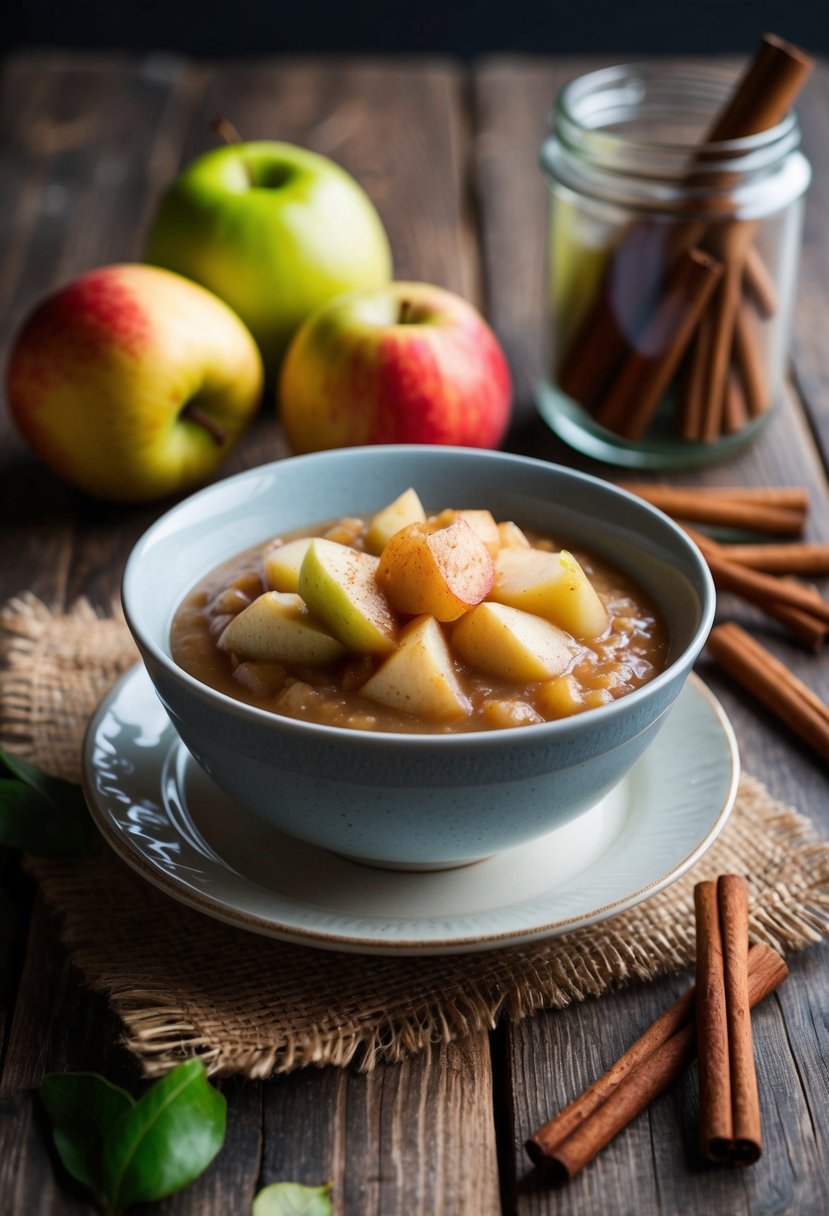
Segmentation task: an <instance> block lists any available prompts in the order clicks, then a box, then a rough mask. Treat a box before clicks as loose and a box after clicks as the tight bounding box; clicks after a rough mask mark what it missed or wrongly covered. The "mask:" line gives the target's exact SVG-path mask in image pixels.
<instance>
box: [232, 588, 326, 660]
mask: <svg viewBox="0 0 829 1216" xmlns="http://www.w3.org/2000/svg"><path fill="white" fill-rule="evenodd" d="M219 646H220V647H221V649H222V650H230V651H233V652H234V654H238V655H241V656H242V658H244V659H265V660H267V661H269V662H274V663H313V664H319V663H331V662H333V661H334V660H335V659H338V658H339V657H340V655H341V654H343V647H342V646H341V645H340V643H339V642H338V641H337V639H336V638H335V637H332V636H331V634H330V633H329V632H328V630H327V629H326V628H325V626H324V625H323V623H322V622H321V621H318V620H317V619H316V618H315V617H313V616H312V615H311V613H310V612H309V611H308V609H307V608H306V606H305V604H304V603H303V602H302V600H301V599H300V598H299V596H298V595H292V594H291V593H290V592H285V593H283V592H281V591H266V592H265V593H264V594H263V595H260V596H259V597H258V598H257V599H255V600H254V601H253V603H252V604H249V605H248V607H247V608H245V609H243V610H242V611H241V612H240V613H239V615H238V616H235V617H234V618H233V620H232V621H231V622H230V624H229V625H228V626H227V627H226V628H225V630H224V632H223V633H222V636H221V637H220V638H219Z"/></svg>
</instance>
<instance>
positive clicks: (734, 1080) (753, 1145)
mask: <svg viewBox="0 0 829 1216" xmlns="http://www.w3.org/2000/svg"><path fill="white" fill-rule="evenodd" d="M717 905H718V910H719V918H720V931H721V936H722V947H723V978H724V983H725V1007H726V1022H727V1026H728V1054H729V1069H730V1072H731V1117H732V1130H731V1136H732V1145H731V1150H730V1160H731V1164H732V1165H753V1164H754V1162H755V1161H758V1160H759V1159H760V1156H761V1153H762V1138H761V1132H760V1096H759V1093H758V1091H757V1072H756V1069H755V1067H754V1050H753V1047H752V1041H751V1015H750V1013H749V1004H748V887H747V886H746V881H745V879H744V878H741V877H740V876H739V875H737V874H721V875H720V877H719V878H718V879H717Z"/></svg>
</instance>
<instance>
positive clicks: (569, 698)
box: [535, 675, 587, 718]
mask: <svg viewBox="0 0 829 1216" xmlns="http://www.w3.org/2000/svg"><path fill="white" fill-rule="evenodd" d="M535 699H536V703H537V705H538V708H539V709H540V710H541V712H542V713H543V714H544V716H545V717H547V718H569V717H571V716H572V715H573V714H578V713H581V711H582V710H583V709H586V708H587V706H586V705H585V703H584V700H583V699H582V694H581V689H580V688H579V682H578V680H577V679H576V678H575V676H573V675H566V676H557V677H556V679H554V680H545V681H544V683H543V684H542V685H541V686H540V687H539V689H538V692H537V693H536V698H535Z"/></svg>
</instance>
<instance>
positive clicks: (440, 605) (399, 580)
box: [377, 519, 495, 621]
mask: <svg viewBox="0 0 829 1216" xmlns="http://www.w3.org/2000/svg"><path fill="white" fill-rule="evenodd" d="M494 577H495V573H494V567H493V564H492V558H491V557H490V555H489V550H488V549H487V547H486V545H485V544H484V542H483V541H482V540H481V538H480V536H478V535H477V533H475V532H473V530H472V529H471V528H470V526H469V524H468V523H466V521H465V520H463V519H457V520H455V522H454V523H452V524H450V525H449V527H448V528H440V529H439V530H438V531H436V532H432V531H430V530H429V528H428V525H427V524H410V525H409V526H408V527H407V528H403V529H402V531H400V532H397V533H395V535H394V536H393V537H392V538H391V540H390V541H389V543H388V544H387V545H386V547H385V549H384V550H383V553H382V556H381V557H380V566H379V569H378V571H377V581H378V582H379V584H380V586H381V587H382V588H383V590H384V591H385V593H386V595H387V596H388V599H389V603H390V604H391V605H392V607H393V608H396V609H397V611H398V612H404V613H407V614H409V615H411V616H421V615H427V616H433V617H435V618H436V619H437V620H439V621H454V620H457V618H458V617H459V616H461V615H462V614H463V613H464V612H468V611H469V609H470V608H472V607H474V606H475V604H479V603H480V602H481V600H482V599H484V598H485V597H486V596H487V595H488V594H489V592H490V590H491V588H492V582H493V579H494Z"/></svg>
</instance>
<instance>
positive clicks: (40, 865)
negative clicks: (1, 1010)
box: [0, 596, 829, 1077]
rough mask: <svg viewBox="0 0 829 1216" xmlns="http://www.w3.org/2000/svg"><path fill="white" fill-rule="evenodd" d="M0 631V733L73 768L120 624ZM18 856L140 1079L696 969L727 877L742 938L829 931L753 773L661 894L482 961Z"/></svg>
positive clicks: (445, 1025)
mask: <svg viewBox="0 0 829 1216" xmlns="http://www.w3.org/2000/svg"><path fill="white" fill-rule="evenodd" d="M0 623H2V626H3V628H4V629H5V631H6V638H7V644H6V647H5V654H6V659H7V663H8V668H9V670H8V672H7V673H6V675H7V677H8V679H6V677H4V682H3V685H2V688H0V740H2V742H3V745H4V746H6V745H8V746H10V747H11V748H13V750H15V751H18V752H20V753H21V754H26V755H28V756H29V757H30V758H31V759H33V760H35V762H36V763H39V764H41V765H42V766H43V767H45V768H50V769H51V770H52V771H56V772H59V773H60V775H63V776H69V777H71V776H74V775H76V771H77V768H78V765H79V737H80V731H81V729H82V725H83V722H84V721H85V720H86V717H88V714H89V712H91V709H92V707H93V705H94V702H95V700H96V699H97V697H98V696H99V695H100V694H101V693H102V692H103V691H105V689H106V687H108V686H109V684H111V683H112V681H113V680H114V678H115V676H116V675H117V674H119V673H120V671H122V670H124V668H126V667H127V666H129V664H130V663H131V662H132V661H133V659H134V658H135V652H134V650H133V648H132V644H131V642H130V640H129V637H128V635H127V633H126V630H125V628H124V625H123V623H122V622H121V621H119V620H113V619H111V618H100V617H98V616H96V614H95V613H94V612H93V611H92V610H91V609H90V608H89V606H88V605H86V604H79V605H75V607H74V608H73V609H72V611H71V612H70V613H68V614H65V615H58V614H55V613H52V612H51V611H50V610H49V609H48V608H46V607H45V605H43V604H41V603H40V602H39V601H37V600H35V599H34V597H31V596H27V597H22V598H20V599H18V600H17V601H14V602H13V603H11V604H10V605H8V607H7V608H6V609H5V610H4V612H3V614H2V616H0ZM49 671H51V675H49V674H47V673H48V672H49ZM57 685H60V687H59V688H58V687H57ZM28 864H29V868H30V870H31V871H32V872H33V873H34V874H35V875H36V876H37V878H38V880H39V882H40V884H41V888H42V891H43V894H44V897H45V899H46V901H47V903H48V904H49V905H50V906H51V907H52V908H54V909H55V910H56V911H57V912H58V913H59V914H60V916H61V922H62V936H63V940H64V941H65V943H66V945H67V947H68V950H69V952H70V954H71V957H72V958H73V961H74V962H75V963H76V964H77V965H78V966H79V967H80V969H81V970H82V971H83V973H84V974H85V976H86V977H87V979H88V981H89V982H90V983H91V984H92V986H93V987H95V988H96V989H99V990H100V991H103V992H105V993H106V994H107V995H108V997H109V1000H110V1002H111V1004H112V1006H113V1008H114V1009H115V1011H116V1013H117V1014H118V1016H119V1017H120V1019H121V1021H122V1023H123V1026H124V1030H125V1041H126V1044H127V1046H128V1047H129V1048H130V1049H131V1050H132V1051H133V1052H134V1053H135V1054H136V1055H137V1056H138V1057H139V1059H140V1061H141V1063H142V1066H143V1068H144V1071H145V1072H146V1074H147V1075H150V1076H152V1075H157V1074H160V1073H162V1072H164V1071H166V1070H167V1069H168V1068H169V1067H170V1066H171V1065H172V1064H174V1063H176V1062H178V1061H179V1060H180V1059H182V1058H185V1057H187V1056H191V1055H194V1054H198V1055H199V1056H200V1057H201V1058H202V1059H203V1060H204V1061H205V1063H206V1065H207V1067H208V1069H209V1071H210V1072H211V1073H213V1074H216V1075H230V1074H242V1075H244V1076H247V1077H266V1076H269V1075H271V1074H273V1073H282V1072H289V1071H291V1070H293V1069H296V1068H300V1067H304V1066H307V1065H310V1064H315V1065H320V1066H322V1065H326V1064H333V1065H336V1066H340V1067H342V1066H345V1065H348V1064H354V1065H355V1066H357V1067H358V1068H360V1069H361V1070H364V1071H368V1070H370V1069H372V1068H373V1067H375V1066H376V1065H377V1064H378V1063H380V1062H395V1061H400V1060H403V1059H405V1058H406V1057H407V1056H409V1055H412V1054H413V1053H415V1052H418V1051H421V1050H423V1049H424V1048H425V1047H427V1046H428V1045H430V1044H434V1043H446V1042H449V1041H451V1040H454V1039H457V1038H459V1037H462V1036H464V1035H466V1034H469V1033H473V1032H476V1031H483V1030H487V1029H491V1028H492V1027H493V1026H495V1024H496V1023H497V1021H498V1020H499V1018H510V1019H513V1020H518V1019H521V1018H524V1017H526V1016H528V1015H529V1014H531V1013H533V1012H535V1011H536V1010H538V1009H542V1008H557V1007H562V1006H565V1005H567V1004H570V1003H571V1002H573V1001H578V1000H583V999H584V998H586V997H590V996H599V995H601V994H602V993H604V992H606V991H607V990H608V989H609V988H612V987H615V986H618V985H619V984H622V983H624V982H626V981H629V980H633V979H638V980H642V981H646V980H649V979H653V978H655V977H656V976H657V975H660V974H664V973H666V972H668V971H671V970H676V969H679V968H682V967H685V966H687V964H688V963H690V962H691V960H692V958H693V954H694V927H693V894H692V892H693V884H694V883H695V882H696V881H699V879H700V878H704V877H709V876H712V875H714V874H716V873H722V872H725V871H737V872H744V873H746V874H748V875H750V880H751V935H752V940H754V941H762V942H766V943H768V944H769V945H772V946H774V947H775V948H776V949H778V950H781V951H783V952H786V951H790V950H796V949H801V948H802V947H804V946H806V945H808V944H810V943H813V942H817V941H818V940H820V939H821V938H823V937H826V936H829V843H826V842H823V841H820V840H817V839H816V838H815V834H814V830H813V828H812V825H811V824H810V823H809V821H808V820H807V819H805V818H804V817H803V816H802V815H800V814H798V813H797V812H796V811H794V810H792V809H790V808H787V807H784V806H781V805H780V804H778V803H776V802H775V801H774V800H773V799H772V798H771V796H770V795H769V794H768V792H767V791H766V790H765V789H764V787H763V786H761V785H760V784H759V783H758V782H757V781H755V780H753V779H752V778H750V777H744V778H743V779H742V781H741V784H740V791H739V794H738V799H737V805H736V808H735V812H734V814H733V815H732V818H731V820H730V821H729V824H728V825H727V827H726V829H725V830H724V832H723V833H722V835H721V836H720V838H719V840H718V841H717V842H716V843H715V844H714V846H713V847H712V848H711V850H710V851H709V852H708V853H707V854H706V856H705V857H704V858H703V859H702V860H701V861H700V862H699V863H698V864H697V865H696V866H695V867H694V868H693V870H692V871H691V872H690V873H689V874H687V875H685V876H684V877H683V878H681V879H680V880H679V881H678V882H676V883H674V884H673V885H672V886H671V887H669V888H668V889H667V890H666V891H664V892H661V893H660V894H659V895H656V896H654V897H653V898H652V899H649V900H646V901H645V902H644V903H642V904H640V905H638V906H637V907H636V908H633V909H631V910H630V911H628V912H625V913H623V914H621V915H619V916H617V917H614V918H612V919H611V920H608V921H604V922H602V923H601V924H599V925H594V926H589V927H587V928H585V929H581V930H578V931H577V932H574V933H570V934H567V935H565V936H562V937H558V938H554V939H548V940H547V941H545V942H540V943H532V944H528V945H525V946H517V947H509V948H506V949H502V950H490V951H486V952H484V953H479V954H469V955H451V956H443V957H439V958H434V957H427V958H397V957H391V958H387V957H374V956H361V955H351V954H332V953H326V952H324V951H320V950H315V949H309V948H306V947H300V946H294V945H290V944H286V943H281V942H276V941H272V940H269V939H265V938H259V937H255V936H254V935H252V934H248V933H245V932H243V931H242V930H238V929H235V928H232V927H229V926H226V925H222V924H218V923H217V922H215V921H212V920H210V919H208V918H207V917H205V916H202V915H201V914H199V913H198V912H195V911H193V910H191V909H189V908H183V907H180V906H179V905H178V904H176V903H175V902H174V901H172V900H171V899H169V898H168V897H167V896H166V895H164V894H162V893H161V892H159V891H157V890H155V889H154V888H151V887H148V886H147V884H145V883H143V882H142V881H141V880H140V879H139V878H138V877H137V876H135V875H134V874H133V873H132V872H131V871H130V870H129V869H128V868H127V867H126V866H125V865H124V864H123V863H121V862H120V861H119V860H118V859H117V858H116V857H114V855H112V854H111V853H110V852H109V850H107V849H104V848H101V849H100V850H99V851H98V852H97V853H96V854H95V856H94V857H92V858H90V859H83V860H81V861H73V862H67V861H46V860H42V859H30V860H29V863H28ZM119 917H120V922H119ZM171 923H172V925H173V926H174V929H173V930H171V928H170V925H171Z"/></svg>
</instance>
